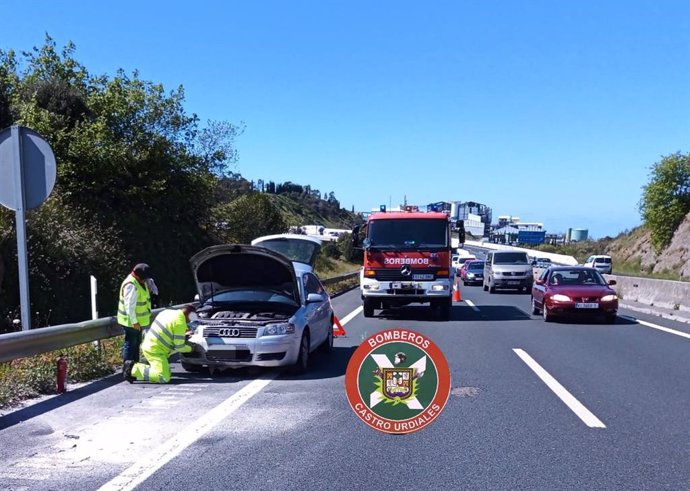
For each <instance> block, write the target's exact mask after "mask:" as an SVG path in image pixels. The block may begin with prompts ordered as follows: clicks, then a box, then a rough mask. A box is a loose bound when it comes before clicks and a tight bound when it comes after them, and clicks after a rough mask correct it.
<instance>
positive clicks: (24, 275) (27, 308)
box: [11, 126, 31, 331]
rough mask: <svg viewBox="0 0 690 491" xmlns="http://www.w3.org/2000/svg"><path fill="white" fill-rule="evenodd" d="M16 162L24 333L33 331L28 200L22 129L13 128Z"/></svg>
mask: <svg viewBox="0 0 690 491" xmlns="http://www.w3.org/2000/svg"><path fill="white" fill-rule="evenodd" d="M11 131H12V144H13V145H12V146H13V152H14V161H15V162H17V163H18V166H17V167H18V168H17V172H15V173H14V187H15V193H16V195H15V196H16V197H17V201H16V205H17V208H16V213H17V214H16V216H15V218H16V221H17V262H18V263H19V302H20V305H21V311H22V331H28V330H29V329H31V301H30V299H29V256H28V254H27V250H26V217H25V211H26V210H25V207H26V199H25V195H24V161H23V158H22V148H21V146H22V139H21V128H20V127H19V126H12V130H11Z"/></svg>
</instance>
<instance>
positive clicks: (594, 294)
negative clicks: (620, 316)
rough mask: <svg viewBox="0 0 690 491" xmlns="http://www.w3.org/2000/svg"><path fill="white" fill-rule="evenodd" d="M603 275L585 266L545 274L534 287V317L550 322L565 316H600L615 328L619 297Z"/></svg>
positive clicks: (563, 267)
mask: <svg viewBox="0 0 690 491" xmlns="http://www.w3.org/2000/svg"><path fill="white" fill-rule="evenodd" d="M615 284H616V282H615V280H610V281H606V280H605V279H604V277H603V276H602V275H601V273H599V271H597V270H595V269H593V268H589V267H584V266H559V267H556V266H554V267H551V268H548V269H547V270H545V271H544V272H543V273H542V274H541V276H539V278H537V280H536V281H535V282H534V286H533V287H532V313H533V314H535V315H538V314H542V315H543V316H544V320H545V321H546V322H549V321H551V320H553V319H554V318H555V317H558V316H563V315H579V316H588V317H591V316H599V317H603V318H604V319H605V320H606V322H608V323H610V324H613V323H614V322H615V321H616V315H617V312H618V296H617V295H616V292H615V291H614V290H613V289H612V288H611V287H610V285H615Z"/></svg>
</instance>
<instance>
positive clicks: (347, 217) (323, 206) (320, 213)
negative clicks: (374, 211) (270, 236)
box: [267, 193, 362, 229]
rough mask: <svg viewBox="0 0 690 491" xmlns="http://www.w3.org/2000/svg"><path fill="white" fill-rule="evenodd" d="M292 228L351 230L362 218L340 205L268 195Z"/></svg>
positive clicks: (306, 198) (298, 197) (301, 198)
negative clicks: (312, 227)
mask: <svg viewBox="0 0 690 491" xmlns="http://www.w3.org/2000/svg"><path fill="white" fill-rule="evenodd" d="M267 196H269V198H270V199H271V203H273V205H274V206H275V207H276V208H278V210H280V212H281V213H282V214H283V218H284V219H285V221H286V223H287V224H288V225H290V226H300V225H323V226H324V227H326V228H341V229H351V228H352V227H354V226H355V225H356V224H357V223H360V222H361V220H362V218H361V217H360V216H359V215H357V214H355V213H351V212H349V211H347V210H345V209H343V208H340V205H339V204H335V203H328V202H327V201H324V200H320V199H318V200H317V199H313V198H311V197H305V196H299V195H296V194H293V193H291V194H268V195H267Z"/></svg>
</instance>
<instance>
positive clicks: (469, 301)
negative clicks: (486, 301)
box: [465, 300, 479, 312]
mask: <svg viewBox="0 0 690 491" xmlns="http://www.w3.org/2000/svg"><path fill="white" fill-rule="evenodd" d="M465 303H466V304H467V305H469V306H470V307H472V310H474V311H475V312H479V307H477V306H476V305H475V304H474V303H473V302H472V300H465Z"/></svg>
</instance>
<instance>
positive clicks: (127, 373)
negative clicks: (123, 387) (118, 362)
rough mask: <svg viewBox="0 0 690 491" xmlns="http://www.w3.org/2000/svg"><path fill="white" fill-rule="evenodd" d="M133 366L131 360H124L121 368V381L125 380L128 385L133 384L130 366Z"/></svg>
mask: <svg viewBox="0 0 690 491" xmlns="http://www.w3.org/2000/svg"><path fill="white" fill-rule="evenodd" d="M133 365H134V361H133V360H126V361H125V364H124V365H123V366H122V379H123V380H126V381H127V382H129V383H130V384H131V383H132V382H134V377H132V366H133Z"/></svg>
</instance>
